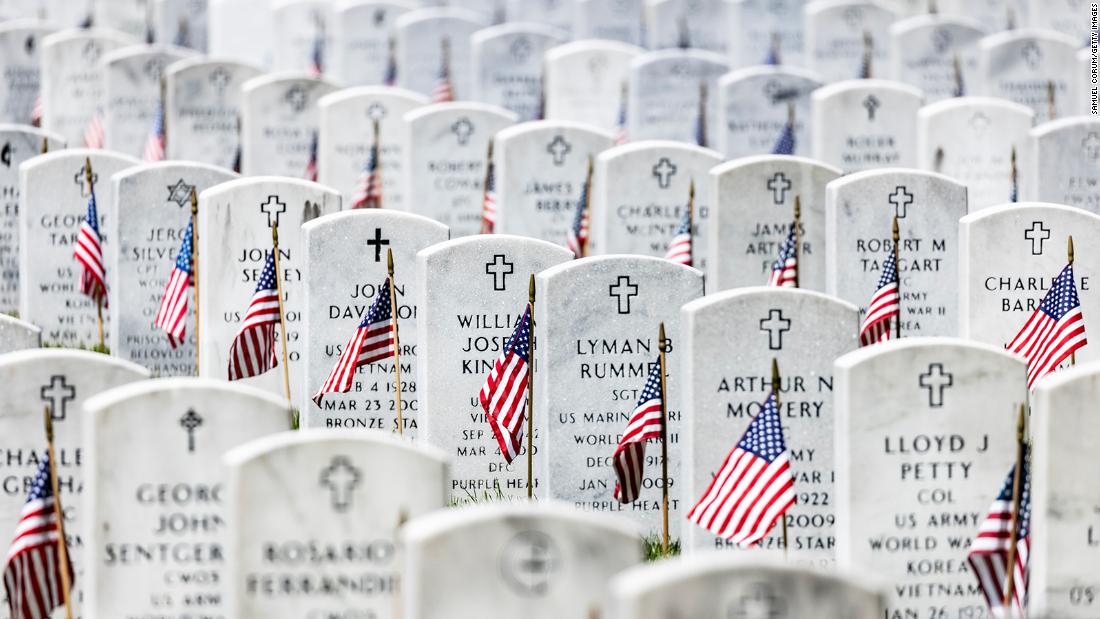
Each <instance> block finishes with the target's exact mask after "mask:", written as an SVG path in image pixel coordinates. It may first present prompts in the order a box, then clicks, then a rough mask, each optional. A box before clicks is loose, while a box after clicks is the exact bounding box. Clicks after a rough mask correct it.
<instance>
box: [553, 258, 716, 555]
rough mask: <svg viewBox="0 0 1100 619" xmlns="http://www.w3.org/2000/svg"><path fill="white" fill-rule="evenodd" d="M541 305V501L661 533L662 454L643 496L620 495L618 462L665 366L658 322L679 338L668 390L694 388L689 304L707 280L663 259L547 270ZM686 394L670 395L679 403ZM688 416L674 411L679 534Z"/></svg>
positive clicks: (592, 261)
mask: <svg viewBox="0 0 1100 619" xmlns="http://www.w3.org/2000/svg"><path fill="white" fill-rule="evenodd" d="M536 279H537V281H536V302H535V303H536V308H535V339H536V347H535V363H536V364H537V367H538V368H539V372H537V373H536V374H535V398H536V402H535V417H536V419H538V418H542V419H544V420H545V421H546V424H547V425H546V439H545V440H544V441H543V446H544V448H545V453H544V454H543V456H542V460H543V462H542V466H543V467H544V468H543V470H544V471H545V472H546V473H545V478H544V479H545V486H546V487H545V489H543V490H542V492H540V493H539V495H538V496H540V498H551V499H558V500H562V501H567V502H569V503H570V504H572V505H573V506H575V507H577V508H580V509H584V510H586V511H598V512H612V513H618V514H621V515H623V516H626V517H628V518H630V519H631V520H633V521H635V522H637V523H640V524H642V525H643V526H644V528H645V530H646V531H647V532H650V533H653V532H657V531H659V530H660V528H661V487H662V481H661V467H660V464H659V463H660V447H659V445H656V444H654V445H652V446H651V447H650V448H649V450H650V452H651V453H649V454H648V455H649V456H656V457H647V461H648V464H647V465H646V467H645V473H644V479H643V483H642V490H641V497H640V498H639V500H638V501H636V502H635V503H632V504H629V505H624V504H621V503H619V502H618V501H616V500H615V499H614V497H613V496H612V493H613V491H614V490H615V472H614V470H613V468H612V464H611V463H612V456H613V454H614V453H615V448H616V446H617V445H618V442H619V437H620V436H621V435H622V433H623V432H624V431H625V430H626V427H627V422H628V421H629V419H630V414H631V412H632V411H633V410H634V407H635V405H636V404H637V399H638V396H639V394H640V393H641V391H642V388H643V387H644V386H645V383H646V379H647V378H648V376H649V371H650V367H651V365H652V364H653V363H655V362H656V361H657V357H658V353H659V346H660V343H659V341H658V339H657V335H658V325H659V323H660V322H661V321H664V323H665V329H666V335H667V337H668V338H669V340H671V342H670V343H669V344H668V345H670V346H671V351H670V352H669V354H668V355H667V357H668V368H667V369H668V370H669V374H668V380H667V383H666V385H667V393H668V394H678V393H680V389H686V388H687V386H686V385H685V383H684V382H683V380H682V376H681V375H680V374H679V373H678V372H676V371H675V368H677V367H679V364H680V363H681V361H680V359H681V358H682V356H683V342H681V341H680V340H679V334H680V320H681V316H680V307H681V306H682V305H683V304H684V303H687V302H688V301H691V300H694V299H697V298H699V297H701V296H702V295H703V274H702V273H701V272H699V271H697V270H695V269H691V268H688V267H685V266H682V265H679V264H673V263H672V262H669V261H667V260H663V259H660V258H648V257H643V256H621V255H620V256H597V257H594V258H582V259H580V260H572V261H570V262H568V263H566V264H561V265H558V266H556V267H551V268H549V269H547V270H545V271H543V272H542V273H539V274H538V276H537V278H536ZM673 397H677V396H675V395H670V398H673ZM686 413H687V411H683V410H681V409H678V408H677V407H675V406H673V407H670V408H669V411H668V437H669V439H668V440H669V449H668V452H669V454H668V455H669V465H668V472H669V477H670V485H669V493H670V500H669V514H670V516H669V519H670V522H669V526H670V528H671V531H672V536H673V537H679V535H680V533H679V532H680V528H681V523H682V521H683V518H682V514H684V513H686V511H685V510H686V509H687V507H685V506H684V505H683V502H682V501H681V500H679V499H680V496H681V491H680V484H681V483H683V482H682V477H681V476H680V471H681V468H680V463H681V446H680V445H681V444H680V432H682V431H683V425H682V423H683V419H684V414H686Z"/></svg>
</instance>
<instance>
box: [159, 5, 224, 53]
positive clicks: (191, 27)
mask: <svg viewBox="0 0 1100 619" xmlns="http://www.w3.org/2000/svg"><path fill="white" fill-rule="evenodd" d="M147 1H148V2H150V4H151V5H152V12H153V33H154V37H155V39H156V40H157V41H159V42H161V43H171V44H172V45H178V46H180V47H187V48H190V49H193V50H195V51H198V52H206V48H207V42H206V41H207V36H206V31H207V5H208V4H209V0H147Z"/></svg>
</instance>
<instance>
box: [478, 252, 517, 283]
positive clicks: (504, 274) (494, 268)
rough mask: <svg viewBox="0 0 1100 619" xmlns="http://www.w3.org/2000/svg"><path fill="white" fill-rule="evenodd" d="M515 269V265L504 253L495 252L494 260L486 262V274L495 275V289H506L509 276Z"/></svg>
mask: <svg viewBox="0 0 1100 619" xmlns="http://www.w3.org/2000/svg"><path fill="white" fill-rule="evenodd" d="M515 270H516V269H515V265H514V264H513V263H511V262H508V260H507V259H506V258H505V257H504V254H494V255H493V261H492V262H486V263H485V274H486V275H492V276H493V290H504V289H505V288H506V287H507V283H508V276H509V275H511V274H512V273H514V272H515Z"/></svg>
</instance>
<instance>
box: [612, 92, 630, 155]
mask: <svg viewBox="0 0 1100 619" xmlns="http://www.w3.org/2000/svg"><path fill="white" fill-rule="evenodd" d="M627 137H628V136H627V130H626V88H623V91H622V94H621V95H620V96H619V115H618V117H617V118H616V119H615V146H620V145H622V144H626V142H627Z"/></svg>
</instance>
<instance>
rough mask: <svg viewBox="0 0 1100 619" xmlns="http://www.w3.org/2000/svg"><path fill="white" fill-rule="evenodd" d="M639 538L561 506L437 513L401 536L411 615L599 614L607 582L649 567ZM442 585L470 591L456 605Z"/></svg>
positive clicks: (415, 618) (632, 530)
mask: <svg viewBox="0 0 1100 619" xmlns="http://www.w3.org/2000/svg"><path fill="white" fill-rule="evenodd" d="M640 534H641V533H640V531H639V530H638V529H637V528H636V527H633V526H630V525H629V523H626V522H624V521H623V520H621V519H619V518H613V517H610V516H603V515H599V516H597V515H593V514H582V513H578V512H577V511H575V510H573V509H570V508H569V507H566V506H563V505H554V504H551V505H524V504H516V505H486V506H478V507H469V508H466V509H460V510H447V511H439V512H436V513H434V514H430V515H428V516H424V517H423V518H418V519H417V520H414V521H413V522H410V523H409V525H408V526H407V527H405V529H404V530H403V531H402V536H401V537H402V541H403V542H404V546H405V548H406V552H407V553H408V555H407V566H406V571H405V573H406V575H407V578H406V581H405V583H404V599H405V604H404V607H405V617H407V618H408V619H445V618H448V617H456V616H457V617H514V616H522V617H529V618H530V619H554V618H557V617H592V616H594V615H593V613H594V612H596V611H599V610H600V609H601V608H602V607H603V606H604V605H605V604H606V603H607V601H608V599H607V598H608V595H607V594H608V591H607V584H608V581H610V580H611V577H612V576H613V575H614V574H616V573H618V572H620V571H621V570H623V569H625V568H627V567H630V566H632V565H636V564H638V563H640V562H641V561H642V554H643V553H642V545H641V539H640V537H639V535H640ZM440 587H442V588H445V589H446V590H451V589H458V590H461V591H462V592H463V593H462V595H460V596H456V597H454V598H452V599H448V598H445V597H443V596H440V595H439V590H440Z"/></svg>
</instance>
